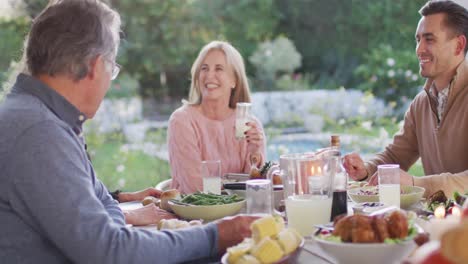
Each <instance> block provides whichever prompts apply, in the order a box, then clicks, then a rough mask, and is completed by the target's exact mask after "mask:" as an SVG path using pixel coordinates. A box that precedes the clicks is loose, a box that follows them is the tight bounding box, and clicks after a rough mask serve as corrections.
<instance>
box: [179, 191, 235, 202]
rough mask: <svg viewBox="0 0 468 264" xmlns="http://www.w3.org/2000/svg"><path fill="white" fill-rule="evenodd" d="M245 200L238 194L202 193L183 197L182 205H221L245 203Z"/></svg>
mask: <svg viewBox="0 0 468 264" xmlns="http://www.w3.org/2000/svg"><path fill="white" fill-rule="evenodd" d="M243 200H244V199H243V198H241V197H239V196H238V195H236V194H233V195H218V194H214V193H200V192H196V193H193V194H188V195H182V199H181V200H180V202H181V203H186V204H192V205H220V204H229V203H236V202H240V201H243Z"/></svg>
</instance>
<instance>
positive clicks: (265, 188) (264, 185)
mask: <svg viewBox="0 0 468 264" xmlns="http://www.w3.org/2000/svg"><path fill="white" fill-rule="evenodd" d="M246 196H247V213H248V214H271V213H272V210H273V205H272V187H271V181H270V180H267V179H261V180H248V181H247V182H246Z"/></svg>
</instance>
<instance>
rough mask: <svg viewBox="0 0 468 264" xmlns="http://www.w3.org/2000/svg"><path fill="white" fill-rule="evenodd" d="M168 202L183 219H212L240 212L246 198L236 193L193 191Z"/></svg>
mask: <svg viewBox="0 0 468 264" xmlns="http://www.w3.org/2000/svg"><path fill="white" fill-rule="evenodd" d="M168 203H169V206H170V208H171V210H172V211H173V212H174V213H175V214H176V215H177V216H179V217H181V218H183V219H186V220H194V219H202V220H205V221H211V220H216V219H219V218H223V217H225V216H229V215H234V214H236V213H238V212H239V211H240V210H241V209H242V208H243V207H244V206H245V199H244V198H242V197H239V196H237V195H235V194H234V195H218V194H212V193H208V194H206V193H193V194H189V195H182V196H181V199H177V200H176V199H173V200H170V201H169V202H168Z"/></svg>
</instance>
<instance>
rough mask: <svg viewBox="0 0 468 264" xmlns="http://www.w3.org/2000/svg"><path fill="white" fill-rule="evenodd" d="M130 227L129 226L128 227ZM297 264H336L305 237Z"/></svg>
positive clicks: (137, 205)
mask: <svg viewBox="0 0 468 264" xmlns="http://www.w3.org/2000/svg"><path fill="white" fill-rule="evenodd" d="M142 206H143V205H142V204H141V202H137V201H134V202H125V203H120V204H119V207H120V208H121V209H122V210H123V211H125V210H132V209H137V208H141V207H142ZM129 226H131V225H129ZM131 228H135V229H146V230H149V231H152V232H158V228H157V226H156V225H147V226H131ZM188 263H210V264H218V263H221V260H218V259H216V260H209V261H208V260H203V261H200V260H195V261H193V262H188ZM295 263H297V264H306V263H307V264H309V263H316V264H338V263H337V262H335V261H334V259H333V258H332V257H330V256H328V255H327V254H326V253H325V252H324V251H323V250H322V249H321V248H320V247H319V245H318V244H317V243H316V242H315V240H314V239H313V238H312V237H305V238H304V247H303V248H302V249H301V250H300V252H299V255H298V256H297V259H296V261H295Z"/></svg>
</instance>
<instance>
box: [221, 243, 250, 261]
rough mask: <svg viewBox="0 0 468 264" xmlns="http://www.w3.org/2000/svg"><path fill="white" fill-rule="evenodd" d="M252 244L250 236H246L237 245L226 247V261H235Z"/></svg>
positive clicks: (246, 251)
mask: <svg viewBox="0 0 468 264" xmlns="http://www.w3.org/2000/svg"><path fill="white" fill-rule="evenodd" d="M252 246H253V240H252V239H250V238H246V239H244V241H242V242H241V243H240V244H238V245H237V246H233V247H230V248H228V249H227V253H228V263H236V262H237V261H238V260H239V259H240V258H241V257H242V256H244V255H245V254H247V253H248V252H249V250H250V249H251V248H252Z"/></svg>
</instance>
